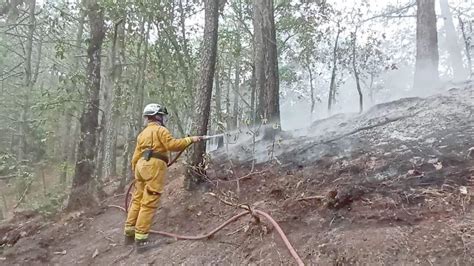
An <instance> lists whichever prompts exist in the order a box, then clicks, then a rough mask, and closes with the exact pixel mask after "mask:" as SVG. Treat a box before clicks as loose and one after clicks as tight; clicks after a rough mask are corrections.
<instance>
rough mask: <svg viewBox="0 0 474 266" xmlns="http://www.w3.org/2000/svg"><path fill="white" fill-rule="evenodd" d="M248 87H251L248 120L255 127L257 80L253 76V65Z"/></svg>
mask: <svg viewBox="0 0 474 266" xmlns="http://www.w3.org/2000/svg"><path fill="white" fill-rule="evenodd" d="M250 87H251V92H250V93H251V95H250V116H249V117H250V118H251V123H250V124H251V125H255V124H256V122H257V107H256V102H257V79H256V75H255V65H252V77H251V78H250Z"/></svg>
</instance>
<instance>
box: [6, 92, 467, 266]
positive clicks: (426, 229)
mask: <svg viewBox="0 0 474 266" xmlns="http://www.w3.org/2000/svg"><path fill="white" fill-rule="evenodd" d="M473 107H474V94H473V89H472V87H467V88H456V89H451V90H450V91H447V92H444V93H442V94H440V95H436V96H432V97H429V98H407V99H401V100H398V101H395V102H391V103H385V104H381V105H377V106H375V107H373V108H371V109H370V110H368V111H367V112H366V113H364V114H361V115H355V114H354V115H337V116H335V117H332V118H328V119H325V120H322V121H318V122H316V123H314V124H313V125H312V126H311V127H310V129H308V130H305V131H295V132H289V134H285V137H282V139H281V140H280V139H278V140H277V141H275V142H274V143H269V142H263V141H257V142H256V143H250V142H249V143H244V144H242V143H240V145H239V146H237V145H235V146H232V147H229V149H228V150H221V151H217V152H214V153H213V154H212V155H211V157H212V162H211V164H210V166H209V167H210V168H209V182H210V184H211V185H210V190H209V191H207V192H206V193H202V192H194V193H192V192H187V191H185V190H184V189H183V188H182V186H181V184H182V178H183V175H182V166H179V165H178V166H176V167H173V169H171V171H170V178H169V183H168V186H167V190H166V193H165V195H164V196H163V201H162V204H161V208H160V209H159V211H158V213H157V215H156V222H155V225H154V228H156V229H159V230H164V231H169V232H179V233H180V234H189V235H196V234H200V233H202V232H204V231H206V232H207V231H210V230H211V229H213V228H214V227H216V226H217V225H219V224H220V223H222V222H223V221H224V220H226V219H228V218H230V217H231V216H232V215H234V214H235V213H237V212H239V211H240V210H239V209H238V208H237V207H232V206H229V205H226V204H225V203H224V201H225V202H227V203H229V202H231V203H235V204H236V205H238V204H248V205H249V206H251V207H252V208H255V209H260V210H264V211H266V212H269V213H270V214H271V215H272V216H273V217H274V218H275V220H276V221H277V222H278V223H279V224H280V226H281V227H282V228H283V230H284V231H285V232H286V234H287V236H288V238H289V240H290V241H291V243H292V244H293V245H294V247H295V248H296V250H297V252H298V253H299V255H300V256H301V257H302V259H303V261H304V262H305V263H306V264H309V265H311V264H313V265H328V264H329V265H331V264H332V265H346V264H369V265H380V264H402V265H403V264H409V265H413V264H420V265H446V264H456V265H472V264H473V263H474V240H473V237H474V229H473V228H474V227H473V225H474V214H473V200H472V199H471V197H472V194H473V191H474V158H473V157H474V155H473V152H472V149H471V148H472V147H474V116H473ZM289 135H291V136H289ZM252 145H255V147H256V149H255V150H256V153H255V154H254V155H252V154H249V152H248V151H249V150H252V149H250V148H249V146H252ZM242 146H246V149H242ZM253 158H256V159H257V160H256V162H255V163H256V165H255V169H254V170H253V172H250V169H251V168H252V159H253ZM218 198H220V199H218ZM122 203H123V198H122V197H111V198H110V199H109V200H107V201H106V202H104V203H103V205H102V206H100V207H98V208H97V209H96V210H91V211H88V212H77V213H71V214H68V215H63V216H61V217H57V218H56V219H55V220H54V221H51V220H47V219H44V218H41V217H38V216H34V215H32V216H29V217H27V218H25V217H23V218H21V219H19V218H17V220H14V221H11V222H10V223H6V224H4V225H2V227H0V232H1V233H2V239H1V241H2V243H3V244H5V246H4V247H3V250H2V255H1V257H2V258H1V259H2V260H0V264H3V263H4V264H9V265H10V264H25V265H26V264H31V263H36V264H72V263H79V264H99V265H103V264H106V265H107V264H123V265H126V264H146V263H151V264H157V265H170V264H187V265H195V264H225V265H227V264H264V265H274V264H293V263H294V261H293V260H292V258H291V257H290V256H289V254H288V250H286V249H285V247H284V245H283V243H282V241H281V240H280V238H279V236H278V234H276V232H275V230H273V228H272V226H271V225H269V224H267V222H266V221H264V220H262V221H261V222H260V223H259V224H255V223H254V220H253V219H252V218H251V217H245V218H243V219H241V220H239V221H238V222H236V223H234V224H232V225H230V226H229V227H226V228H225V229H224V230H223V231H221V232H219V233H217V234H216V235H215V236H214V237H212V238H211V239H208V240H204V241H171V242H170V243H166V244H165V243H163V245H162V246H161V247H160V248H157V249H156V250H152V251H150V252H148V253H145V254H142V255H137V254H135V253H134V251H133V250H132V249H131V248H130V247H126V246H123V244H122V235H121V230H122V223H123V220H124V214H123V213H122V212H121V211H119V210H117V209H115V208H109V207H107V205H110V204H120V205H123V204H122Z"/></svg>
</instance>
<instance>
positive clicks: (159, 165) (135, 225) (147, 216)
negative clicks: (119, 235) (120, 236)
mask: <svg viewBox="0 0 474 266" xmlns="http://www.w3.org/2000/svg"><path fill="white" fill-rule="evenodd" d="M191 142H192V140H191V138H183V139H174V138H173V136H172V135H171V133H170V132H169V131H168V129H166V128H165V127H163V126H161V125H160V124H158V123H156V122H151V123H148V125H147V127H146V128H145V129H144V130H143V131H142V132H141V133H140V134H139V135H138V138H137V145H136V148H135V152H134V153H133V157H132V171H134V173H135V190H134V192H133V198H132V204H131V206H130V209H129V211H128V216H127V221H126V222H125V235H127V236H133V235H135V239H137V240H144V239H147V238H148V232H149V231H150V227H151V223H152V221H153V216H154V214H155V211H156V208H157V207H158V203H159V200H160V196H161V193H162V192H163V187H164V183H165V175H166V170H167V163H166V162H164V161H163V160H161V159H158V158H153V157H152V158H150V160H148V161H146V160H145V159H144V158H143V156H142V155H143V152H144V151H145V150H147V149H150V148H152V149H153V151H154V152H155V153H156V152H159V153H161V154H163V155H165V154H167V153H168V152H170V151H182V150H184V149H186V147H187V146H189V144H191Z"/></svg>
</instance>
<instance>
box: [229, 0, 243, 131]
mask: <svg viewBox="0 0 474 266" xmlns="http://www.w3.org/2000/svg"><path fill="white" fill-rule="evenodd" d="M236 13H237V16H238V19H239V21H242V20H243V17H242V1H240V0H239V1H238V3H237V10H236ZM241 27H242V23H239V24H238V26H237V32H236V36H235V53H234V55H235V77H234V78H235V80H234V99H233V102H234V108H233V110H232V111H233V112H232V113H233V114H232V129H236V128H237V127H238V121H239V95H240V72H241V62H242V60H241V53H242V42H241V32H242V30H241Z"/></svg>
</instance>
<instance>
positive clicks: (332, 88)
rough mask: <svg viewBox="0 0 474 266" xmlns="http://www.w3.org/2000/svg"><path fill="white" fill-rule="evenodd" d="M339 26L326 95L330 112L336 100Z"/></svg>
mask: <svg viewBox="0 0 474 266" xmlns="http://www.w3.org/2000/svg"><path fill="white" fill-rule="evenodd" d="M341 32H342V30H341V28H340V27H339V25H338V28H337V34H336V41H335V42H334V48H333V50H332V71H331V83H330V85H329V97H328V111H329V112H331V109H332V107H333V105H334V102H335V101H336V89H337V88H336V87H337V85H336V74H337V58H338V48H339V36H340V35H341Z"/></svg>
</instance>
